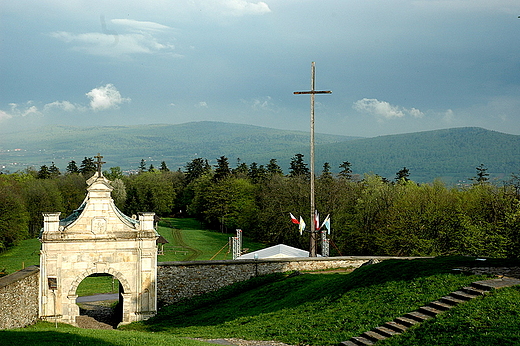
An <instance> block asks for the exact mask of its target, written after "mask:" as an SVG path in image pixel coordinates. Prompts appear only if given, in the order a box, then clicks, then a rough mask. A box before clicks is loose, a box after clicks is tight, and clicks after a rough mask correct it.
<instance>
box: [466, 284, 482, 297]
mask: <svg viewBox="0 0 520 346" xmlns="http://www.w3.org/2000/svg"><path fill="white" fill-rule="evenodd" d="M461 291H462V292H466V293H467V294H471V295H474V296H483V295H484V294H486V293H488V291H486V290H481V289H479V288H476V287H471V286H470V287H464V288H462V290H461Z"/></svg>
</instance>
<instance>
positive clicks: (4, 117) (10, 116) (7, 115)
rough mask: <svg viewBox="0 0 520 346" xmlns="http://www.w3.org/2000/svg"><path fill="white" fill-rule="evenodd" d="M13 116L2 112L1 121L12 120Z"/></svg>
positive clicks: (0, 113)
mask: <svg viewBox="0 0 520 346" xmlns="http://www.w3.org/2000/svg"><path fill="white" fill-rule="evenodd" d="M12 117H13V116H12V115H11V114H8V113H7V112H4V111H2V110H0V121H3V120H7V119H11V118H12Z"/></svg>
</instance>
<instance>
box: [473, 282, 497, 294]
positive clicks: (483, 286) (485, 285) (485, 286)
mask: <svg viewBox="0 0 520 346" xmlns="http://www.w3.org/2000/svg"><path fill="white" fill-rule="evenodd" d="M471 286H473V287H475V288H477V289H479V290H483V291H488V292H489V291H492V290H493V289H495V287H494V285H493V284H491V283H490V282H489V281H488V280H486V281H475V282H472V283H471Z"/></svg>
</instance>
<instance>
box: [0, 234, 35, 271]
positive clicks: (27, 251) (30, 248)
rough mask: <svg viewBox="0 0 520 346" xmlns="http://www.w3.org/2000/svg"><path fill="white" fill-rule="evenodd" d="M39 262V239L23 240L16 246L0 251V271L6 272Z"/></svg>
mask: <svg viewBox="0 0 520 346" xmlns="http://www.w3.org/2000/svg"><path fill="white" fill-rule="evenodd" d="M39 264H40V241H39V240H38V239H27V240H23V241H21V242H20V244H18V245H17V246H15V247H13V248H12V249H9V250H7V251H5V252H2V253H0V272H5V273H7V274H10V273H14V272H15V271H18V270H21V269H23V268H26V267H29V266H32V265H39Z"/></svg>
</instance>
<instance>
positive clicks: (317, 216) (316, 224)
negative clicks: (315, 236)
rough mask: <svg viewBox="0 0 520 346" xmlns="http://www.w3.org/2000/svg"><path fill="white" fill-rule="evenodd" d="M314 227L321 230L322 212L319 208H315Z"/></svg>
mask: <svg viewBox="0 0 520 346" xmlns="http://www.w3.org/2000/svg"><path fill="white" fill-rule="evenodd" d="M314 229H315V230H316V231H319V230H320V214H318V211H317V210H314Z"/></svg>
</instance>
